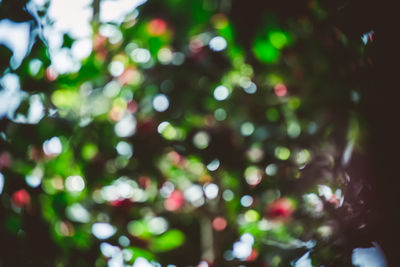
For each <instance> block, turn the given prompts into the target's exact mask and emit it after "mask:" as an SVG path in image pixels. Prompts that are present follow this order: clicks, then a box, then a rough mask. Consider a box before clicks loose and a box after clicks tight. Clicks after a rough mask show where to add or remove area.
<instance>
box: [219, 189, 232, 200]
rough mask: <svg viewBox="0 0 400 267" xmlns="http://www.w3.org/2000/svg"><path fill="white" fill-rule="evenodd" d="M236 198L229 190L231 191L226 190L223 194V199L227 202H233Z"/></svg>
mask: <svg viewBox="0 0 400 267" xmlns="http://www.w3.org/2000/svg"><path fill="white" fill-rule="evenodd" d="M234 196H235V195H234V194H233V192H232V191H231V190H229V189H226V190H225V191H224V192H223V193H222V198H223V199H224V200H225V201H232V200H233V197H234Z"/></svg>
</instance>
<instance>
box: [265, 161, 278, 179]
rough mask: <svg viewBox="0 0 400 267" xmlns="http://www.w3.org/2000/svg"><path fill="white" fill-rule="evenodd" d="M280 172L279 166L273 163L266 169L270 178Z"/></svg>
mask: <svg viewBox="0 0 400 267" xmlns="http://www.w3.org/2000/svg"><path fill="white" fill-rule="evenodd" d="M277 172H278V166H276V164H274V163H271V164H268V165H267V167H265V173H266V174H267V175H269V176H274V175H275V174H276V173H277Z"/></svg>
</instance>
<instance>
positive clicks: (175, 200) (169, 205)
mask: <svg viewBox="0 0 400 267" xmlns="http://www.w3.org/2000/svg"><path fill="white" fill-rule="evenodd" d="M184 202H185V199H184V197H183V195H182V193H181V192H180V191H177V190H175V191H173V192H172V193H171V194H170V195H169V197H168V198H167V199H166V200H165V201H164V208H165V209H166V210H168V211H176V210H178V209H179V208H180V207H181V206H182V205H183V203H184Z"/></svg>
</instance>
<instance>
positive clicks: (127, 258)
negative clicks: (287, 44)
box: [122, 249, 133, 261]
mask: <svg viewBox="0 0 400 267" xmlns="http://www.w3.org/2000/svg"><path fill="white" fill-rule="evenodd" d="M122 256H123V258H124V260H125V261H130V260H131V259H132V258H133V252H132V251H131V250H130V249H123V250H122Z"/></svg>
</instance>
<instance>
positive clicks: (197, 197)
mask: <svg viewBox="0 0 400 267" xmlns="http://www.w3.org/2000/svg"><path fill="white" fill-rule="evenodd" d="M184 195H185V198H186V199H187V200H188V201H189V202H191V203H192V205H194V206H196V207H198V206H201V205H203V203H204V199H203V189H202V188H201V186H200V185H198V184H193V185H191V186H190V187H189V188H188V189H186V190H185V193H184Z"/></svg>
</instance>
